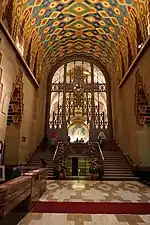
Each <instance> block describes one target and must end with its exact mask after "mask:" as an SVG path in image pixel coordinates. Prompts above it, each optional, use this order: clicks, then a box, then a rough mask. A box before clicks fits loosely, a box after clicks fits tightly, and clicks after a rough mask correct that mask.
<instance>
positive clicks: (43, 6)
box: [13, 0, 147, 74]
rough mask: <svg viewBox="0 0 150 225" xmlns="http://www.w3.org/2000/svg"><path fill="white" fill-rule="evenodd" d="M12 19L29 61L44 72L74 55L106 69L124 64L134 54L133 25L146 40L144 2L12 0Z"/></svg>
mask: <svg viewBox="0 0 150 225" xmlns="http://www.w3.org/2000/svg"><path fill="white" fill-rule="evenodd" d="M13 18H14V20H13V23H14V24H15V23H17V21H18V27H19V29H18V30H20V32H22V33H23V38H24V40H26V49H25V50H26V52H27V49H28V46H29V44H30V46H31V49H32V50H31V51H32V56H33V61H34V60H35V56H36V55H37V54H38V61H39V62H40V64H41V65H44V67H45V68H46V69H47V70H48V69H50V68H51V67H52V65H54V64H56V63H57V62H58V60H61V59H62V58H64V57H69V56H73V55H77V56H87V57H92V58H93V59H95V60H96V61H98V62H99V63H100V64H101V65H102V66H103V67H104V68H105V69H106V70H107V71H108V73H112V74H113V73H118V74H119V73H121V67H122V63H123V64H124V67H125V70H127V68H128V65H129V63H128V53H129V52H128V48H129V47H130V48H131V50H130V51H131V52H130V54H131V56H132V58H134V57H135V56H136V54H137V28H138V29H139V30H140V32H141V35H142V37H143V40H144V39H145V38H146V35H147V34H146V30H147V27H146V26H147V21H146V0H107V1H105V0H84V1H83V0H76V1H73V0H61V1H58V0H56V1H53V0H15V2H14V10H13Z"/></svg>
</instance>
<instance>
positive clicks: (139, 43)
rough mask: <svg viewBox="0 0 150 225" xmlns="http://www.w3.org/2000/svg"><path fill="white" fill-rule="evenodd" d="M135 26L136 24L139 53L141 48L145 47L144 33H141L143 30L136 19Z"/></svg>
mask: <svg viewBox="0 0 150 225" xmlns="http://www.w3.org/2000/svg"><path fill="white" fill-rule="evenodd" d="M135 24H136V40H137V49H138V51H139V50H140V48H141V47H142V45H143V37H142V33H141V29H140V26H139V22H138V20H137V18H136V17H135Z"/></svg>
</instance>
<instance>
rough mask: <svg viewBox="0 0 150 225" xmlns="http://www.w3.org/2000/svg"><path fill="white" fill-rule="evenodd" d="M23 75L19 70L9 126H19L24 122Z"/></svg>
mask: <svg viewBox="0 0 150 225" xmlns="http://www.w3.org/2000/svg"><path fill="white" fill-rule="evenodd" d="M22 77H23V73H22V71H21V70H19V73H18V76H17V78H16V84H15V85H14V89H13V93H12V96H11V100H10V104H9V110H8V117H7V125H10V124H11V123H13V124H19V123H20V122H21V121H22V114H23V82H22Z"/></svg>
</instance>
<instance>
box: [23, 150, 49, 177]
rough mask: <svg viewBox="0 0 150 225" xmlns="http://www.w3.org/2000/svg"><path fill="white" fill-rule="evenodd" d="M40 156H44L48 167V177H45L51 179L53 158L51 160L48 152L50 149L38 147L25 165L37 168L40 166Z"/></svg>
mask: <svg viewBox="0 0 150 225" xmlns="http://www.w3.org/2000/svg"><path fill="white" fill-rule="evenodd" d="M40 158H44V159H45V161H46V162H47V168H48V177H47V179H53V160H52V155H51V153H50V150H48V149H45V150H41V149H38V150H36V151H35V152H34V153H33V155H32V157H31V158H30V160H29V161H28V163H27V165H26V166H27V167H29V168H34V169H35V168H39V167H41V166H42V164H41V161H40Z"/></svg>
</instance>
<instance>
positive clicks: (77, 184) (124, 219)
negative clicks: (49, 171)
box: [18, 180, 150, 225]
mask: <svg viewBox="0 0 150 225" xmlns="http://www.w3.org/2000/svg"><path fill="white" fill-rule="evenodd" d="M40 201H57V202H64V201H65V202H68V201H69V202H145V203H148V202H149V203H150V188H149V187H147V186H146V185H144V184H141V183H139V182H135V181H71V180H70V181H47V190H46V192H45V193H44V194H43V195H42V197H41V198H40ZM18 225H150V215H128V214H126V215H120V214H116V215H114V214H63V213H62V214H60V213H32V212H31V213H29V214H27V215H26V216H25V217H24V218H23V219H22V221H20V223H19V224H18Z"/></svg>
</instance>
